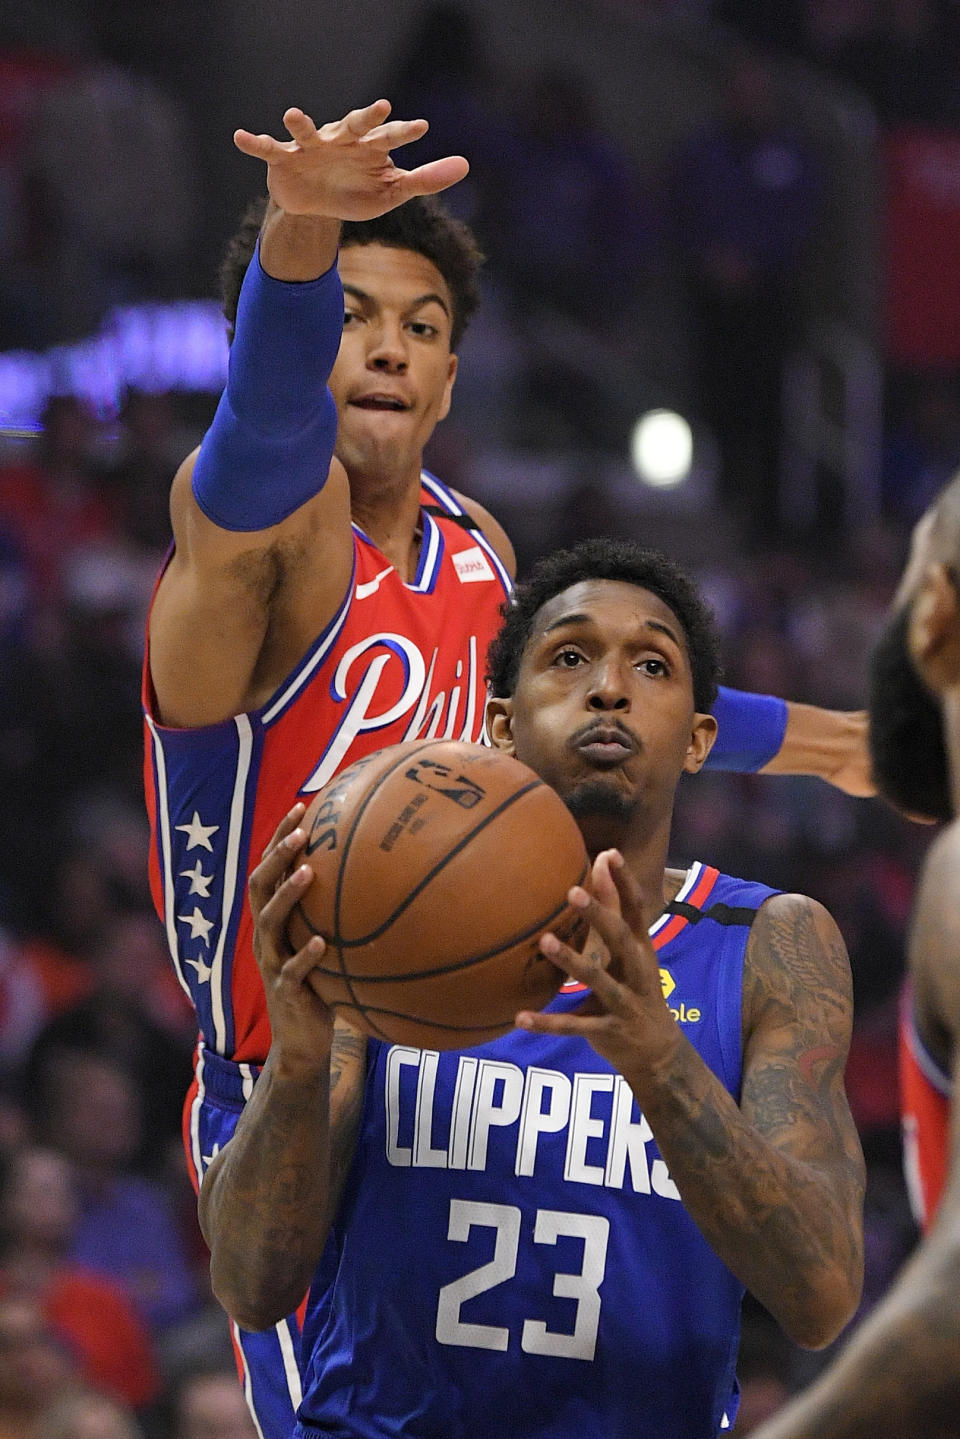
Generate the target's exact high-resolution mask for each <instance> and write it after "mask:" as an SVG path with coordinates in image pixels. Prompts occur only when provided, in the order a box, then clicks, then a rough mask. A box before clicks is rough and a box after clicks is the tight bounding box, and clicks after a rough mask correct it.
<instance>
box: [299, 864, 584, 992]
mask: <svg viewBox="0 0 960 1439" xmlns="http://www.w3.org/2000/svg"><path fill="white" fill-rule="evenodd" d="M587 868H588V866H587V865H584V867H583V869H582V870H581V871H580V878H579V879H578V880H577V881H576V883H577V884H583V881H584V880H585V879H586V877H587ZM566 908H567V901H566V899H564V900H562V901H561V903H560V904H558V905H557V907H556V909H552V910H551V911H550V913H549V914H548V915H545V916H544V917H543V918H542V919H538V920H537V922H536V923H535V924H532V925H530V926H529V927H528V928H527V929H524V930H521V931H520V932H519V933H518V934H513V935H508V936H507V938H506V939H504V940H502V941H501V942H500V943H499V944H498V945H497V946H496V948H495V949H487V950H484V951H483V953H482V954H474V955H470V956H469V957H468V958H467V959H458V960H457V961H456V962H455V963H454V964H443V965H440V966H438V967H435V968H433V969H421V970H416V971H413V972H411V971H410V970H401V971H400V972H399V973H396V974H353V973H350V974H347V973H346V972H344V971H343V970H337V969H325V968H324V966H323V965H322V964H318V965H316V966H315V968H316V969H317V970H318V971H319V972H320V974H324V975H327V976H328V977H329V978H330V979H342V980H343V981H344V983H345V984H347V985H348V986H350V982H351V981H352V982H353V984H364V985H366V984H405V983H407V982H408V981H410V980H417V979H436V978H438V976H440V975H442V974H456V973H457V971H458V970H461V969H471V968H472V967H473V966H474V965H475V964H482V963H483V962H484V960H486V959H496V957H497V955H498V954H503V952H504V950H505V949H513V948H514V946H515V945H518V944H522V943H523V941H524V940H525V939H530V938H531V937H532V936H533V935H535V934H537V933H541V932H543V931H544V930H547V929H549V928H550V924H551V921H552V920H555V919H556V917H557V915H558V914H562V913H563V911H564V910H565V909H566ZM352 993H353V990H352V987H351V994H352ZM357 1008H358V1009H359V1008H360V1006H359V1005H358V1006H357ZM410 1018H411V1019H413V1018H415V1016H414V1015H411V1016H410Z"/></svg>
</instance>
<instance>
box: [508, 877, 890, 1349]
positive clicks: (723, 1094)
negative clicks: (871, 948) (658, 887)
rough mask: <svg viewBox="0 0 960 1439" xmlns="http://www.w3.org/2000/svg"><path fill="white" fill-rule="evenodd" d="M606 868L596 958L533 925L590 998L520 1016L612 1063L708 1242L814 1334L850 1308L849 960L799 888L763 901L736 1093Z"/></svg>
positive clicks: (858, 1238)
mask: <svg viewBox="0 0 960 1439" xmlns="http://www.w3.org/2000/svg"><path fill="white" fill-rule="evenodd" d="M615 878H616V883H617V887H618V889H619V891H620V896H621V900H622V902H623V911H624V916H625V918H624V919H622V920H621V919H620V918H618V917H617V916H616V915H615V914H614V913H613V912H612V911H611V910H610V909H605V908H604V907H603V906H601V905H600V904H599V903H597V902H596V901H595V900H588V898H587V896H586V895H585V894H583V892H582V891H581V894H582V898H583V901H584V908H585V909H586V912H587V917H588V918H589V920H590V922H591V923H592V924H593V925H594V927H595V928H596V929H597V931H598V932H599V934H600V935H601V938H602V939H603V940H604V941H605V943H606V945H607V948H608V949H609V951H610V954H611V956H612V964H611V967H610V969H609V970H604V969H603V968H602V967H601V966H600V965H598V964H597V963H596V961H594V960H593V959H592V958H591V957H590V956H589V955H585V956H583V957H580V956H578V955H576V954H574V953H573V951H572V950H570V949H569V948H568V947H567V946H565V945H561V944H560V943H559V941H557V940H556V939H555V938H553V937H549V936H548V937H545V939H544V940H543V941H541V945H542V947H543V948H544V951H545V953H546V954H547V956H548V958H550V959H552V960H553V961H554V963H557V964H559V965H560V966H561V968H563V969H564V970H566V971H567V972H568V973H569V974H570V975H572V976H573V977H574V978H576V979H578V980H580V981H582V982H583V983H585V984H587V985H589V986H590V988H591V990H592V991H593V1004H592V1013H591V1011H590V1009H589V1008H588V1010H587V1011H586V1012H579V1013H575V1014H568V1015H563V1016H561V1015H544V1016H535V1015H527V1014H524V1015H520V1016H518V1023H520V1024H522V1025H523V1027H524V1028H527V1029H531V1030H550V1031H551V1032H559V1033H576V1034H580V1035H582V1037H584V1038H586V1039H588V1040H589V1041H590V1043H591V1044H592V1045H593V1046H594V1048H595V1049H596V1050H597V1051H598V1052H599V1053H600V1054H603V1055H604V1056H605V1057H606V1058H607V1059H608V1060H609V1061H610V1062H611V1063H612V1064H614V1065H615V1066H616V1067H617V1069H618V1070H619V1071H620V1072H621V1074H623V1075H624V1076H625V1077H626V1079H627V1080H628V1081H629V1083H630V1085H631V1088H632V1089H633V1092H634V1094H635V1095H636V1097H637V1101H638V1103H639V1105H640V1107H641V1109H642V1110H643V1113H644V1116H645V1118H646V1119H647V1121H648V1122H649V1124H650V1126H651V1128H652V1130H653V1133H654V1136H655V1138H656V1140H657V1144H658V1146H659V1149H660V1152H661V1154H662V1155H663V1158H664V1160H665V1161H666V1164H667V1168H668V1169H669V1171H670V1177H671V1178H672V1179H673V1181H674V1183H675V1184H676V1186H677V1188H678V1189H679V1191H680V1196H681V1199H682V1200H683V1203H684V1206H685V1208H686V1209H687V1211H688V1212H689V1214H690V1215H691V1217H692V1218H693V1219H694V1220H695V1221H696V1223H697V1225H698V1226H699V1228H700V1230H701V1231H702V1233H703V1235H704V1237H705V1238H706V1239H707V1240H708V1242H709V1243H710V1244H711V1245H712V1247H713V1248H714V1250H715V1251H716V1253H717V1254H718V1255H719V1256H720V1258H721V1259H722V1260H723V1262H724V1263H725V1264H726V1265H727V1267H728V1268H729V1269H731V1270H732V1271H733V1273H734V1274H736V1275H737V1276H738V1278H740V1279H741V1280H742V1282H743V1283H744V1284H745V1285H746V1287H747V1288H748V1289H750V1290H751V1292H752V1293H753V1294H755V1295H756V1297H757V1298H758V1299H759V1300H760V1301H761V1302H762V1303H763V1304H764V1305H766V1307H767V1308H768V1309H769V1310H770V1312H771V1313H772V1314H774V1315H775V1316H776V1318H777V1319H778V1320H779V1321H780V1323H781V1324H782V1325H783V1327H784V1329H785V1330H786V1331H787V1333H788V1334H789V1335H790V1336H791V1338H793V1339H794V1340H795V1341H796V1342H797V1343H798V1344H803V1345H805V1346H807V1347H811V1348H817V1347H820V1346H822V1345H824V1344H827V1343H829V1341H830V1340H831V1339H833V1338H834V1337H835V1335H836V1334H837V1333H838V1332H839V1331H840V1329H841V1328H842V1327H843V1325H844V1324H845V1323H846V1322H847V1320H848V1319H849V1318H850V1316H851V1314H852V1313H853V1311H854V1309H855V1308H856V1305H857V1301H858V1299H859V1295H860V1287H861V1282H862V1270H863V1253H862V1202H863V1185H864V1168H863V1156H862V1154H861V1151H860V1145H859V1141H858V1139H857V1135H856V1130H855V1129H854V1126H853V1121H852V1119H851V1116H850V1112H849V1109H848V1107H847V1101H846V1096H845V1093H844V1089H843V1067H844V1061H845V1059H846V1053H847V1046H848V1043H849V1038H850V1024H851V1007H852V1006H851V992H850V991H851V986H850V970H849V964H848V961H847V956H846V951H845V949H844V946H843V941H842V940H841V938H840V935H839V932H838V931H837V928H836V925H835V924H834V923H833V921H832V919H831V918H830V916H829V915H828V914H827V913H826V911H825V910H824V909H822V908H821V906H820V905H818V904H816V903H815V902H814V901H813V900H809V899H806V898H804V897H802V896H800V895H778V896H775V897H774V898H771V899H770V900H768V901H767V902H766V904H764V905H763V906H762V907H761V909H760V911H759V913H758V915H757V918H756V920H755V922H754V925H753V929H752V931H751V937H750V940H749V943H748V946H747V954H746V960H745V975H744V982H745V992H744V1058H743V1085H742V1098H741V1103H740V1106H739V1107H738V1105H737V1103H736V1102H735V1100H734V1099H733V1098H732V1096H731V1095H730V1094H729V1093H728V1092H727V1090H726V1089H725V1088H724V1086H723V1084H722V1083H721V1081H720V1080H719V1079H718V1078H717V1076H716V1075H715V1074H713V1073H712V1071H711V1070H710V1069H708V1067H707V1066H706V1064H704V1062H703V1060H702V1059H701V1057H700V1055H699V1054H698V1053H697V1051H696V1050H695V1049H694V1048H693V1046H692V1045H691V1044H690V1042H689V1041H688V1040H687V1039H686V1037H685V1036H684V1034H683V1032H682V1030H681V1028H680V1026H679V1025H678V1024H677V1023H676V1022H675V1021H674V1019H673V1018H672V1016H671V1015H670V1011H669V1009H668V1008H667V1006H666V1003H665V1001H664V999H663V995H662V992H661V989H660V981H659V972H658V967H657V958H656V955H655V954H654V951H653V948H652V946H651V944H650V941H649V938H648V937H647V935H646V925H645V924H643V925H640V924H639V923H634V922H633V921H632V920H631V911H633V912H634V914H635V915H639V914H640V913H641V912H642V905H641V903H640V901H639V899H638V897H637V895H635V894H634V893H633V891H632V888H631V886H632V884H633V882H632V881H631V880H630V877H629V875H627V874H626V872H625V871H623V870H617V871H616V875H615ZM571 893H572V894H573V893H575V892H573V891H572V892H571ZM631 929H632V930H633V932H631ZM635 936H636V937H635ZM615 976H616V977H615Z"/></svg>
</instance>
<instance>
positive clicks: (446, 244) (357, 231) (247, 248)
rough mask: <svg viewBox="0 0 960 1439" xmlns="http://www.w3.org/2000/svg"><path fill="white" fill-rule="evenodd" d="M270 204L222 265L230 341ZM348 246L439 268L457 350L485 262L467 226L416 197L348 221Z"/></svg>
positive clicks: (250, 219) (250, 216)
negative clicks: (408, 254)
mask: <svg viewBox="0 0 960 1439" xmlns="http://www.w3.org/2000/svg"><path fill="white" fill-rule="evenodd" d="M267 203H268V201H267V197H266V196H265V195H264V196H262V197H261V198H260V199H259V200H254V201H253V203H252V204H251V205H250V206H248V208H247V210H246V213H245V214H244V217H243V219H242V220H241V222H240V225H239V227H238V229H237V230H236V232H235V234H234V235H232V236H231V238H230V240H229V241H228V243H227V248H226V250H225V252H224V257H223V261H222V263H221V265H220V300H221V305H222V308H223V313H224V315H225V317H226V321H227V334H228V336H229V338H230V340H231V341H232V340H233V333H234V326H235V325H236V321H237V304H238V302H239V299H240V286H241V285H242V284H243V277H244V275H245V274H246V273H247V266H248V265H249V263H250V261H251V259H252V258H253V252H254V250H255V249H256V244H257V236H258V235H259V233H260V227H261V225H262V224H263V217H264V215H265V214H266V210H267ZM348 245H391V246H393V248H394V249H397V250H413V251H414V252H415V254H418V255H424V256H425V257H426V258H427V259H428V260H430V261H431V262H432V263H433V264H434V265H436V267H437V269H438V270H439V271H440V274H441V275H442V276H443V278H444V280H445V281H446V283H447V288H448V289H449V291H450V298H451V299H452V301H453V323H452V327H451V335H450V346H451V349H456V347H457V345H459V343H460V341H461V339H462V338H463V335H464V332H465V331H466V328H467V325H468V324H469V323H470V320H471V319H472V318H473V315H474V313H475V311H476V308H477V306H478V304H479V303H480V267H481V265H482V264H483V258H484V257H483V254H482V252H481V250H480V247H479V245H478V244H477V241H476V239H475V237H474V235H473V232H472V231H471V230H470V228H469V227H468V226H467V225H465V224H464V223H463V221H462V220H457V219H456V218H455V217H454V216H453V215H451V214H450V213H449V212H448V211H447V210H445V209H444V207H443V205H441V203H440V201H439V200H437V199H436V197H435V196H433V195H416V196H414V198H413V199H412V200H407V201H405V203H404V204H402V205H398V206H397V208H396V209H395V210H388V211H387V213H386V214H385V215H378V216H377V217H376V219H374V220H345V221H344V223H343V228H342V230H341V234H340V248H341V249H346V247H347V246H348Z"/></svg>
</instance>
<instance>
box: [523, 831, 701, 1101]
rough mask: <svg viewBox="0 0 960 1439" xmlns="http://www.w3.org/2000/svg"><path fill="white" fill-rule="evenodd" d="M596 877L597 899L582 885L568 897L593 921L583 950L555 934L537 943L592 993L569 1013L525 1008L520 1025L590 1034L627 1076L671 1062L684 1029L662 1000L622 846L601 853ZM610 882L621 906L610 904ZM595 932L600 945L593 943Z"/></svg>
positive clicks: (537, 1031)
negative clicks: (625, 864) (563, 941)
mask: <svg viewBox="0 0 960 1439" xmlns="http://www.w3.org/2000/svg"><path fill="white" fill-rule="evenodd" d="M591 883H592V885H593V887H594V889H595V890H596V891H597V894H598V895H599V896H600V898H592V897H591V896H590V895H589V894H588V893H587V891H586V890H585V889H581V888H580V886H579V885H576V886H574V888H573V889H571V890H570V892H569V894H568V896H567V897H568V899H569V901H570V903H571V904H572V905H574V906H575V907H576V908H577V909H582V910H583V912H584V914H585V916H586V918H587V919H588V920H589V922H590V926H591V931H592V933H591V939H590V940H588V942H587V945H586V948H585V950H584V952H583V954H577V952H576V951H575V950H573V949H571V948H570V946H569V945H566V944H564V943H562V941H561V940H559V939H558V938H557V936H556V935H554V934H549V933H548V934H545V935H543V936H542V938H541V940H540V948H541V950H542V951H543V953H544V954H545V955H546V957H547V958H548V959H549V960H550V962H551V963H552V964H555V965H557V967H558V968H559V969H562V970H563V971H564V973H566V974H568V975H569V976H570V978H571V979H576V980H578V981H579V982H580V983H581V984H585V985H587V986H588V988H589V989H590V991H591V993H590V996H589V998H588V999H587V1000H586V1001H585V1002H584V1003H583V1004H582V1005H580V1006H579V1007H578V1008H577V1009H576V1010H572V1011H570V1012H568V1013H566V1014H558V1013H549V1014H548V1013H539V1014H537V1013H533V1012H531V1011H527V1010H524V1011H523V1012H522V1013H520V1014H518V1015H517V1018H516V1023H517V1027H518V1028H520V1029H526V1030H529V1031H530V1032H531V1033H534V1034H557V1035H566V1036H569V1037H573V1036H576V1037H578V1038H580V1039H586V1040H587V1041H588V1043H590V1044H592V1045H593V1048H594V1049H595V1050H596V1051H597V1053H598V1054H602V1055H603V1057H604V1058H605V1059H607V1060H609V1062H610V1063H611V1064H612V1065H613V1066H614V1067H615V1068H616V1069H618V1070H619V1071H620V1073H621V1074H623V1075H625V1076H626V1077H627V1078H628V1079H630V1078H631V1077H632V1076H636V1075H638V1074H640V1073H643V1072H649V1071H650V1070H651V1069H653V1068H658V1067H659V1066H661V1065H664V1064H669V1063H670V1061H671V1059H672V1057H673V1055H674V1054H675V1053H676V1050H677V1046H678V1045H679V1044H680V1043H681V1042H682V1035H681V1033H680V1030H679V1027H678V1026H677V1024H676V1022H675V1020H674V1018H673V1016H672V1015H671V1013H670V1011H669V1009H668V1008H667V1005H666V1002H665V1000H664V998H663V990H662V988H661V985H660V966H659V964H658V963H657V956H656V952H655V951H654V948H653V945H652V944H651V943H650V937H649V935H648V934H647V927H646V921H645V918H644V911H645V908H646V906H645V905H644V902H643V896H642V894H641V892H640V889H639V886H638V885H637V883H636V881H635V880H634V879H633V877H632V876H631V875H630V874H629V873H628V872H627V870H626V868H625V867H624V864H623V859H622V857H621V856H620V855H619V853H617V851H615V850H610V851H604V853H603V854H602V855H601V856H599V857H598V859H597V861H596V862H595V864H594V872H593V875H592V879H591ZM611 887H612V889H613V890H614V891H615V893H616V896H617V901H618V906H617V907H615V906H614V905H613V904H612V903H611V902H610V900H611V898H612V897H611V894H610V889H611ZM603 899H606V900H607V902H606V903H604V902H602V900H603ZM597 938H599V940H600V944H596V943H595V942H594V941H595V940H596V939H597ZM607 955H609V962H608V961H607Z"/></svg>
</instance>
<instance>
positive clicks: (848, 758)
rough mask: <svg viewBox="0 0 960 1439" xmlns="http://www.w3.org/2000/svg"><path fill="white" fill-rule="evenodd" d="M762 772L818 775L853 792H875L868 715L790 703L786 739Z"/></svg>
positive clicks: (859, 793) (785, 730)
mask: <svg viewBox="0 0 960 1439" xmlns="http://www.w3.org/2000/svg"><path fill="white" fill-rule="evenodd" d="M761 773H762V774H806V775H815V776H816V777H817V778H819V779H825V780H827V781H829V783H831V784H836V785H838V786H839V788H841V789H844V790H846V791H847V792H848V793H850V794H857V795H869V794H873V793H874V792H875V786H874V784H873V781H872V779H871V777H870V762H869V755H868V748H867V716H866V714H865V713H864V712H863V711H859V710H858V711H849V712H848V711H846V710H827V709H819V708H818V707H817V706H816V705H804V704H795V703H792V702H791V703H788V704H787V721H786V727H785V729H784V734H783V742H782V743H781V745H780V749H779V750H778V751H777V753H776V754H775V755H773V757H772V758H771V759H770V760H769V762H768V763H767V764H765V765H764V766H763V768H762V770H761Z"/></svg>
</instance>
